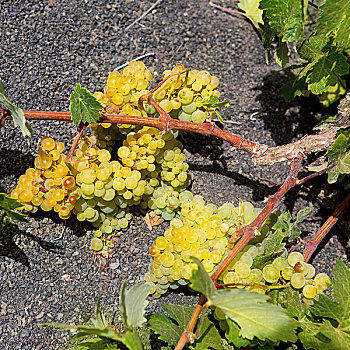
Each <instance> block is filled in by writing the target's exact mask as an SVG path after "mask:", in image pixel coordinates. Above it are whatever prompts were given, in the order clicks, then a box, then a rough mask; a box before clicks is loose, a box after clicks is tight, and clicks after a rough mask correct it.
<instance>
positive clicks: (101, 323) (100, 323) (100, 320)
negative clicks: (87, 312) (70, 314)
mask: <svg viewBox="0 0 350 350" xmlns="http://www.w3.org/2000/svg"><path fill="white" fill-rule="evenodd" d="M100 299H101V295H100V296H99V297H98V299H97V303H96V308H95V318H93V319H92V320H91V321H92V324H93V326H94V327H97V328H104V327H107V326H108V323H107V322H106V318H105V316H104V315H103V313H102V311H101V308H100V306H101V302H100Z"/></svg>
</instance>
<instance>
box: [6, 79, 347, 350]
mask: <svg viewBox="0 0 350 350" xmlns="http://www.w3.org/2000/svg"><path fill="white" fill-rule="evenodd" d="M168 78H169V77H168ZM164 81H165V80H163V81H162V82H161V83H160V84H159V85H158V86H157V87H156V88H155V89H153V90H151V91H150V92H149V93H147V94H145V95H143V96H141V97H140V99H139V107H140V108H141V110H142V109H143V106H142V103H143V102H144V101H147V102H149V103H150V104H152V105H153V106H154V107H155V108H156V110H157V111H158V112H159V117H158V118H149V117H139V116H128V115H118V114H101V118H100V119H99V121H98V122H100V123H114V124H131V125H141V126H151V127H155V128H157V129H159V130H161V131H163V132H167V131H169V130H182V131H190V132H195V133H200V134H203V135H208V136H215V137H217V138H219V139H222V140H225V141H227V142H229V143H230V144H231V145H232V146H233V147H235V148H236V149H240V150H243V151H245V152H247V153H249V154H250V155H251V156H252V158H253V162H254V163H255V164H269V165H272V164H274V163H276V162H281V161H284V160H287V161H288V165H289V167H290V172H289V175H288V176H287V178H286V179H285V181H284V183H283V184H282V185H281V186H280V188H279V189H278V191H277V192H276V193H275V194H273V195H271V196H269V198H268V199H267V200H266V205H265V207H264V208H263V209H262V211H261V212H260V214H259V215H258V216H257V217H256V219H255V220H254V221H253V222H252V223H251V224H249V225H247V226H245V227H242V228H241V229H240V230H238V231H236V232H235V233H234V234H233V236H232V237H231V239H230V242H229V243H228V245H229V247H233V248H232V250H231V251H230V253H229V254H228V255H227V257H226V258H225V259H224V260H223V262H222V263H221V264H220V265H219V266H218V268H217V270H216V271H215V272H214V273H213V274H212V276H211V279H212V280H213V282H214V283H216V281H217V279H218V278H219V277H220V275H221V274H222V273H223V272H224V271H225V269H226V268H227V267H228V265H229V264H230V263H231V262H232V260H233V259H234V257H235V256H236V255H237V254H238V253H239V252H240V251H241V250H242V249H243V248H244V247H245V245H246V244H248V242H249V241H250V240H251V239H253V238H254V237H255V236H256V235H257V233H258V229H259V228H260V226H261V225H262V224H263V223H264V221H265V220H266V219H267V217H268V216H269V215H270V213H271V212H272V211H273V210H274V209H275V208H276V207H277V206H278V204H279V203H280V201H281V199H282V198H283V197H284V196H285V194H286V193H287V192H288V191H289V190H290V189H292V188H293V187H295V186H298V185H301V184H303V183H305V182H306V181H308V180H309V179H311V178H314V177H316V176H319V175H321V174H323V173H325V172H326V171H328V170H329V169H331V168H332V167H334V166H336V163H333V164H331V165H330V166H329V167H327V168H326V169H324V170H321V171H319V172H317V173H314V174H312V175H310V176H307V177H305V178H303V179H298V174H299V171H300V169H301V164H302V161H303V159H304V157H305V156H306V155H307V154H309V153H312V152H317V151H320V150H325V149H327V148H328V147H329V146H330V145H331V144H332V142H333V141H334V138H335V135H336V132H337V130H338V129H339V128H340V127H339V126H333V127H328V128H327V129H326V131H324V132H322V133H320V134H316V135H309V136H306V137H304V138H302V139H301V140H299V141H296V142H294V143H291V144H288V145H283V146H280V147H271V148H269V147H268V146H266V145H261V144H259V143H257V142H252V141H248V140H245V139H244V138H243V137H242V136H240V135H237V134H232V133H230V132H228V131H225V130H222V129H220V128H219V127H218V126H217V125H216V124H214V123H212V122H206V123H203V124H198V123H193V122H185V121H181V120H176V119H173V118H171V117H170V115H169V114H168V113H166V112H165V111H164V110H163V109H162V108H161V107H160V106H159V105H158V104H157V103H156V101H155V100H154V99H153V92H154V91H155V90H156V89H157V88H158V87H159V86H161V85H162V84H163V83H164ZM24 116H25V117H26V119H27V120H59V121H71V114H70V113H69V112H49V111H24ZM8 119H11V113H10V112H9V111H7V110H4V109H1V108H0V127H1V126H3V124H4V121H5V120H8ZM86 127H87V125H85V124H81V125H80V127H79V133H78V135H77V136H76V138H75V140H74V142H73V146H72V148H71V149H70V151H69V154H68V156H67V161H69V159H70V158H71V156H72V155H73V152H74V150H75V147H76V145H77V144H78V141H79V139H80V138H81V136H82V135H83V133H84V131H85V129H86ZM349 206H350V194H348V195H347V197H346V198H345V199H344V201H343V202H342V203H341V204H340V206H339V207H338V208H337V209H336V210H335V212H334V213H333V214H332V216H331V217H330V218H329V219H328V220H327V221H326V222H325V224H324V225H323V226H322V227H321V229H320V230H319V231H318V232H317V233H316V234H315V235H314V237H313V238H312V239H311V240H310V241H309V242H307V244H306V246H305V251H304V258H305V261H308V260H309V259H310V257H311V255H312V254H313V252H314V251H315V249H316V248H317V246H318V244H319V243H320V242H321V240H322V239H323V238H324V237H325V236H326V234H327V233H328V232H329V230H330V229H331V228H332V227H333V225H334V224H335V223H336V222H337V220H338V219H339V217H340V216H341V215H342V214H343V213H344V212H345V211H346V210H347V209H348V207H349ZM205 303H206V298H205V296H204V295H201V296H200V298H199V301H198V304H197V306H196V308H195V310H194V312H193V315H192V317H191V320H190V322H189V324H188V326H187V328H186V330H185V331H184V332H183V333H182V335H181V338H180V340H179V342H178V344H177V346H176V347H175V350H181V349H183V347H184V346H185V345H186V344H187V343H188V342H193V341H194V339H195V333H194V331H195V326H196V324H197V321H198V318H199V317H200V314H201V312H202V310H203V306H204V305H205Z"/></svg>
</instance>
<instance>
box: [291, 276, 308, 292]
mask: <svg viewBox="0 0 350 350" xmlns="http://www.w3.org/2000/svg"><path fill="white" fill-rule="evenodd" d="M305 282H306V281H305V277H304V276H303V275H302V274H301V273H294V274H293V276H292V277H291V279H290V284H291V286H292V287H293V288H295V289H300V288H302V287H304V285H305Z"/></svg>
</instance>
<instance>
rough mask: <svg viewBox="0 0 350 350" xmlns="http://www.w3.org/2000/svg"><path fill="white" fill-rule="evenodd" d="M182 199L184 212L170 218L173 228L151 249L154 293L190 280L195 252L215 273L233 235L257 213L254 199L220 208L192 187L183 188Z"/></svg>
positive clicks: (149, 276)
mask: <svg viewBox="0 0 350 350" xmlns="http://www.w3.org/2000/svg"><path fill="white" fill-rule="evenodd" d="M178 201H179V207H180V208H181V216H180V217H179V218H174V219H172V220H171V221H170V228H169V229H167V230H166V231H165V232H164V235H163V236H160V237H158V238H156V240H155V242H154V243H153V245H152V246H151V247H150V249H149V254H150V255H151V257H152V263H151V265H150V267H149V272H148V273H146V275H145V280H146V281H147V283H149V284H151V285H154V288H153V289H152V290H151V293H152V294H153V296H154V297H159V296H160V295H162V294H164V293H166V292H167V290H168V288H172V289H175V288H178V286H179V285H186V284H188V283H189V278H190V277H191V274H192V267H191V264H192V263H191V258H190V257H191V256H195V257H197V258H198V259H200V260H201V262H202V264H203V266H204V268H205V270H206V271H207V272H208V273H212V272H213V271H214V269H215V267H216V266H217V265H218V264H220V263H221V261H222V260H223V258H224V257H225V256H226V255H227V253H228V251H229V249H228V248H227V244H228V241H229V239H230V237H231V235H232V234H233V233H234V232H235V231H236V230H237V229H239V228H240V227H241V226H242V225H246V224H248V223H250V222H251V221H252V220H254V219H255V217H256V215H257V211H256V210H255V209H254V207H253V206H252V205H251V203H248V202H244V203H243V202H241V203H240V205H239V206H238V207H235V206H234V205H233V204H231V203H226V204H224V205H222V206H221V207H219V208H218V207H217V206H215V205H214V204H208V205H206V204H205V202H204V199H203V197H202V196H198V195H196V196H193V194H192V193H191V192H189V191H184V192H182V193H181V194H180V196H179V198H178Z"/></svg>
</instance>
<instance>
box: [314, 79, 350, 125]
mask: <svg viewBox="0 0 350 350" xmlns="http://www.w3.org/2000/svg"><path fill="white" fill-rule="evenodd" d="M340 81H341V83H340V82H339V81H338V82H337V84H335V85H334V86H330V87H329V88H328V89H327V90H326V91H325V92H324V93H322V94H321V95H319V96H318V99H319V101H320V102H321V103H322V104H323V105H324V106H325V107H329V106H330V105H331V104H332V103H334V102H335V101H338V100H339V99H340V97H341V96H343V95H345V93H346V90H345V88H344V86H346V82H345V80H344V79H340ZM333 118H334V119H336V117H333ZM314 129H315V128H314ZM315 130H317V129H315Z"/></svg>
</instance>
